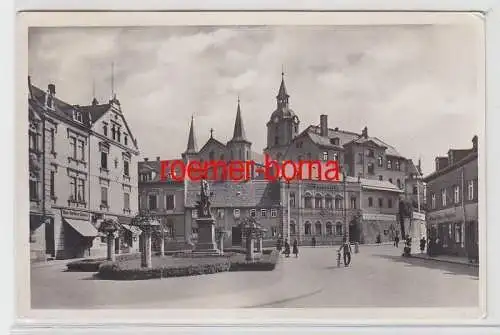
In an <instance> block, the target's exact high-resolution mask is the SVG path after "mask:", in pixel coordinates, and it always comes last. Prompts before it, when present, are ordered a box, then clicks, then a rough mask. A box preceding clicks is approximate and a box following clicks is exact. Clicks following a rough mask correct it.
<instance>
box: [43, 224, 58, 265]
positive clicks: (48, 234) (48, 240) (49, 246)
mask: <svg viewBox="0 0 500 335" xmlns="http://www.w3.org/2000/svg"><path fill="white" fill-rule="evenodd" d="M55 249H56V248H55V242H54V220H52V219H49V220H47V221H46V222H45V253H46V254H47V255H50V256H51V257H55V256H56V250H55Z"/></svg>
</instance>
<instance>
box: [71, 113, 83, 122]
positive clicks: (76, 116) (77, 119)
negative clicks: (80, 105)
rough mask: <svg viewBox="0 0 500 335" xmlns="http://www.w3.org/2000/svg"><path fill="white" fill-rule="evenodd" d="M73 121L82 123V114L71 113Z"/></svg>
mask: <svg viewBox="0 0 500 335" xmlns="http://www.w3.org/2000/svg"><path fill="white" fill-rule="evenodd" d="M73 120H75V121H77V122H80V123H82V122H83V118H82V113H81V112H79V111H73Z"/></svg>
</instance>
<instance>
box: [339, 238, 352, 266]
mask: <svg viewBox="0 0 500 335" xmlns="http://www.w3.org/2000/svg"><path fill="white" fill-rule="evenodd" d="M341 251H342V252H343V253H344V265H345V266H349V264H351V253H352V250H351V245H350V243H349V242H347V238H345V237H344V238H343V239H342V245H341V246H340V249H339V251H338V252H339V253H340V252H341Z"/></svg>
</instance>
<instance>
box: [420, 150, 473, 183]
mask: <svg viewBox="0 0 500 335" xmlns="http://www.w3.org/2000/svg"><path fill="white" fill-rule="evenodd" d="M473 160H477V151H473V152H472V153H470V154H468V155H467V156H465V157H464V158H462V159H461V160H459V161H458V162H455V163H453V164H451V165H448V166H447V167H445V168H443V169H441V170H438V171H434V172H433V173H431V174H429V175H428V176H425V177H424V179H423V180H424V182H426V183H428V182H430V181H432V180H434V179H436V178H437V177H440V176H442V175H445V174H447V173H448V172H450V171H453V170H455V169H457V168H459V167H461V166H463V165H465V164H467V163H469V162H471V161H473Z"/></svg>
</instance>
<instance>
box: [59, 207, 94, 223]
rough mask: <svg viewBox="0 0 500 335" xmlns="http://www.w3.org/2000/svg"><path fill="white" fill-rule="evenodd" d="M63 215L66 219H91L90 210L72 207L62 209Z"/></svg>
mask: <svg viewBox="0 0 500 335" xmlns="http://www.w3.org/2000/svg"><path fill="white" fill-rule="evenodd" d="M61 215H62V217H63V218H66V219H75V220H86V221H90V215H89V213H88V212H81V211H75V210H72V209H62V210H61Z"/></svg>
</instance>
